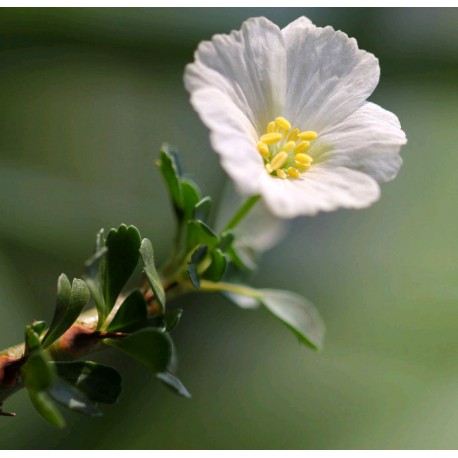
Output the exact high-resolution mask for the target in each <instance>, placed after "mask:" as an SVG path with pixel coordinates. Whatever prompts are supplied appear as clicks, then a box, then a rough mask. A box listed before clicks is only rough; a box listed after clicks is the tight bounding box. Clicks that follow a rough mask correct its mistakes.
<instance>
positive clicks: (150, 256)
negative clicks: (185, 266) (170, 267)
mask: <svg viewBox="0 0 458 458" xmlns="http://www.w3.org/2000/svg"><path fill="white" fill-rule="evenodd" d="M140 254H141V257H142V260H143V266H144V270H145V274H146V277H147V278H148V282H149V284H150V286H151V289H152V290H153V293H154V295H155V297H156V299H157V302H158V303H159V305H160V307H161V310H162V312H164V310H165V292H164V287H163V286H162V282H161V279H160V278H159V274H158V273H157V270H156V265H155V263H154V252H153V245H152V244H151V242H150V241H149V240H148V239H143V240H142V243H141V247H140Z"/></svg>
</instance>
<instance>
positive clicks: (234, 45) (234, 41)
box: [184, 17, 286, 134]
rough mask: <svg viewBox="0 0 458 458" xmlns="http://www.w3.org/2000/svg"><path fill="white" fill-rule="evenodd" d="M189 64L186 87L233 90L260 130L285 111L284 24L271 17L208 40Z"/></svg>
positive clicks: (255, 20)
mask: <svg viewBox="0 0 458 458" xmlns="http://www.w3.org/2000/svg"><path fill="white" fill-rule="evenodd" d="M194 58H195V60H194V63H193V64H190V65H188V66H187V67H186V71H185V76H184V81H185V85H186V89H187V90H188V91H189V92H191V93H193V92H194V91H196V90H201V89H203V88H209V87H213V88H215V89H218V90H220V91H222V92H224V93H225V94H227V95H228V96H229V97H230V98H231V99H232V100H233V102H234V103H235V104H236V105H237V107H238V108H239V109H240V110H241V111H242V112H243V113H245V115H246V116H247V118H248V119H249V120H250V121H251V123H252V124H253V126H254V127H255V129H256V130H257V132H258V134H259V133H261V132H263V131H264V129H265V127H266V125H267V123H268V122H269V121H271V120H272V119H273V118H275V117H276V116H279V115H281V113H283V106H284V101H285V91H286V53H285V48H284V44H283V37H282V33H281V31H280V29H279V28H278V27H277V26H276V25H275V24H273V23H272V22H270V21H269V20H267V19H266V18H262V17H261V18H253V19H249V20H248V21H246V22H244V23H243V25H242V28H241V30H240V31H233V32H231V33H230V34H229V35H215V36H213V38H212V40H211V41H204V42H202V43H201V44H200V45H199V47H198V49H197V51H196V53H195V56H194Z"/></svg>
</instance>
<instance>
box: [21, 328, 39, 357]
mask: <svg viewBox="0 0 458 458" xmlns="http://www.w3.org/2000/svg"><path fill="white" fill-rule="evenodd" d="M40 346H41V341H40V335H39V334H37V333H36V332H35V329H34V328H33V325H31V324H30V325H27V326H26V327H25V354H26V355H28V354H29V353H30V352H31V351H33V350H35V349H37V348H40Z"/></svg>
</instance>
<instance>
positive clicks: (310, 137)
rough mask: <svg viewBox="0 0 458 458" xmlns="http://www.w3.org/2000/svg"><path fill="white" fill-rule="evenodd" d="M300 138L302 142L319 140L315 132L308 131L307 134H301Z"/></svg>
mask: <svg viewBox="0 0 458 458" xmlns="http://www.w3.org/2000/svg"><path fill="white" fill-rule="evenodd" d="M298 137H299V138H300V139H301V140H309V141H311V140H315V139H316V138H318V134H317V133H316V132H315V131H314V130H307V131H306V132H301V133H300V134H299V135H298Z"/></svg>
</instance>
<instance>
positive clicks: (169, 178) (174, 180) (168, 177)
mask: <svg viewBox="0 0 458 458" xmlns="http://www.w3.org/2000/svg"><path fill="white" fill-rule="evenodd" d="M158 166H159V170H160V171H161V174H162V177H163V178H164V181H165V183H166V184H167V188H168V190H169V193H170V197H171V198H172V202H173V204H174V207H175V210H176V212H177V216H180V214H181V209H182V208H183V195H182V191H181V184H180V173H179V169H178V167H177V162H176V160H175V157H174V155H173V154H172V153H171V152H170V150H169V146H168V145H163V146H162V151H161V155H160V159H159V162H158Z"/></svg>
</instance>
